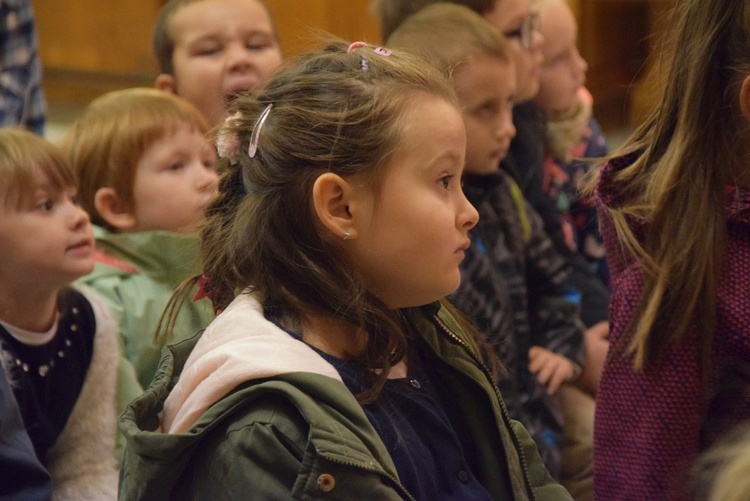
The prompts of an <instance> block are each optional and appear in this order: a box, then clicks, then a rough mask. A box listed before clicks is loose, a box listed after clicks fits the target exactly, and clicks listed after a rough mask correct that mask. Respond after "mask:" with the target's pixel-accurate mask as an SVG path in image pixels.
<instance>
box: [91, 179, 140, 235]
mask: <svg viewBox="0 0 750 501" xmlns="http://www.w3.org/2000/svg"><path fill="white" fill-rule="evenodd" d="M94 207H95V208H96V211H97V212H98V213H99V215H100V216H101V217H102V219H104V220H105V221H106V222H107V223H108V224H110V225H111V226H112V227H114V228H116V229H118V230H120V231H127V230H130V229H132V228H133V227H134V226H135V223H136V220H135V214H134V213H133V211H132V210H131V208H130V204H128V203H125V201H124V200H123V199H122V198H121V197H120V196H119V195H118V194H117V192H116V191H115V190H114V188H108V187H105V188H99V189H98V190H97V191H96V195H94Z"/></svg>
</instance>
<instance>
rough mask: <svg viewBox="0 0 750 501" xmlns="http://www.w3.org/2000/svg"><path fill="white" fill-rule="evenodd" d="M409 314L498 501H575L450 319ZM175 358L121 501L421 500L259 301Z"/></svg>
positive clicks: (135, 451) (139, 416) (238, 306)
mask: <svg viewBox="0 0 750 501" xmlns="http://www.w3.org/2000/svg"><path fill="white" fill-rule="evenodd" d="M405 312H406V314H407V315H408V317H409V320H410V321H411V322H412V324H413V325H414V327H415V328H416V329H417V331H418V332H419V333H420V334H421V339H420V340H419V341H418V342H420V343H424V344H423V347H424V348H425V349H428V350H433V351H434V353H435V354H436V355H437V356H438V357H439V362H438V363H439V364H440V365H441V367H440V370H439V371H435V372H439V373H440V374H442V378H440V380H439V381H436V384H435V386H436V387H438V388H441V390H442V391H444V392H446V393H447V396H448V397H449V398H446V399H445V401H446V402H452V403H448V404H447V405H446V407H447V408H446V412H447V413H448V416H449V419H450V420H451V422H452V423H453V424H454V427H455V428H456V430H463V431H462V432H461V433H459V438H460V439H462V440H466V439H470V440H473V442H474V444H475V447H476V454H477V462H476V463H477V464H479V469H480V471H477V472H474V473H475V474H476V476H477V478H478V479H479V481H480V482H481V483H482V485H484V487H485V488H486V489H487V490H488V491H489V492H490V493H491V494H492V496H493V498H494V499H503V500H505V499H516V500H525V499H538V500H553V499H554V500H569V499H571V498H570V496H569V494H568V493H567V491H565V489H564V488H563V487H561V486H560V485H558V484H556V483H555V482H554V480H553V479H552V478H551V477H550V476H549V474H548V473H547V470H546V469H545V467H544V465H543V464H542V462H541V460H540V458H539V456H538V453H537V451H536V447H535V445H534V443H533V441H532V440H531V438H530V437H529V436H528V434H527V433H526V431H525V429H524V428H523V426H522V425H521V424H520V423H518V422H515V421H511V420H510V418H509V417H508V414H507V411H506V410H505V406H504V404H503V402H502V399H501V397H500V393H499V390H498V389H497V387H496V386H495V385H494V384H493V383H492V382H491V381H492V379H491V375H490V373H489V371H488V370H487V369H486V368H485V367H484V365H483V364H482V363H481V362H480V361H479V358H478V356H477V355H476V353H477V348H476V346H475V344H474V343H473V342H472V340H471V339H470V338H469V337H468V336H466V335H465V334H463V333H462V332H461V330H460V329H459V327H458V326H457V324H456V322H455V321H454V319H453V317H451V316H450V314H449V313H448V312H447V311H446V310H445V308H442V307H440V306H439V304H438V303H435V304H433V305H429V306H426V307H422V308H413V309H408V310H405ZM165 351H166V352H167V353H166V355H165V357H164V359H163V360H162V365H161V367H160V369H159V373H158V374H157V377H156V379H155V380H154V382H153V384H152V385H151V387H150V388H149V389H148V390H147V391H146V392H145V393H144V394H143V395H141V396H140V397H139V398H137V399H136V400H135V401H133V402H132V403H131V404H130V406H128V408H127V410H126V411H125V412H124V413H123V415H122V416H121V418H120V428H121V430H122V431H123V433H124V434H125V437H126V442H127V446H126V451H125V458H124V461H123V464H122V468H121V470H120V499H122V500H135V499H142V500H151V499H180V500H183V499H263V500H267V499H368V500H369V499H413V497H412V496H411V494H409V493H408V492H407V491H406V489H405V488H404V487H403V486H402V485H401V483H400V482H399V478H398V473H397V472H396V469H395V466H394V464H393V461H392V459H391V457H390V456H389V454H388V452H387V450H386V448H385V445H384V444H383V442H382V441H381V439H380V437H379V436H378V434H377V433H376V431H375V429H374V428H373V427H372V425H371V424H370V423H369V421H368V420H367V417H366V416H365V413H364V411H363V410H362V407H361V406H360V404H359V403H358V402H357V400H356V399H355V397H354V395H352V393H351V392H350V391H349V390H348V389H347V388H346V386H345V385H344V383H343V382H342V381H341V379H340V377H339V375H338V373H337V372H336V370H335V369H334V368H333V367H332V366H331V365H330V364H329V363H328V362H326V361H325V360H324V359H323V358H322V357H321V356H320V355H318V354H317V353H316V352H315V351H313V350H312V349H311V348H310V347H309V346H307V345H306V344H305V343H303V342H301V341H298V340H296V339H294V338H293V337H292V336H290V335H289V334H288V333H286V332H284V331H283V330H281V329H280V328H279V327H277V326H276V325H275V324H273V323H272V322H269V321H268V320H266V319H265V318H264V317H263V310H262V306H261V305H260V304H259V303H258V302H257V301H256V300H255V298H254V297H253V295H252V294H242V295H240V296H239V297H238V298H236V299H235V301H234V302H233V303H232V304H231V305H230V306H229V307H228V308H227V309H226V310H225V311H224V312H222V313H221V314H220V315H219V316H218V317H217V318H216V320H215V321H214V322H212V324H211V325H210V326H209V327H208V329H206V331H205V332H204V333H202V335H200V336H196V337H195V338H194V339H191V340H188V341H184V342H182V343H178V344H176V345H173V346H170V347H168V348H167V349H166V350H165Z"/></svg>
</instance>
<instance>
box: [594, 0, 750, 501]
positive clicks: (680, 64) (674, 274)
mask: <svg viewBox="0 0 750 501" xmlns="http://www.w3.org/2000/svg"><path fill="white" fill-rule="evenodd" d="M675 5H676V8H675V12H674V15H675V16H676V18H675V20H674V22H673V23H672V24H673V26H674V32H673V34H672V43H673V47H674V48H673V52H672V58H671V69H670V72H669V73H670V74H669V77H668V78H667V80H666V81H667V82H668V83H667V86H666V89H665V94H664V97H663V99H662V100H661V105H660V107H659V108H658V109H655V110H654V111H653V113H652V114H651V116H650V117H649V118H648V120H647V121H646V123H645V124H644V125H643V126H641V127H640V128H639V129H638V130H637V131H636V132H635V134H634V135H633V137H632V138H630V139H629V140H628V141H627V143H626V144H625V145H624V146H623V147H622V148H621V149H620V150H619V151H617V152H615V153H614V154H613V155H612V156H611V157H610V159H609V161H608V163H607V164H606V165H605V166H604V167H603V168H602V169H601V171H600V173H599V174H598V186H597V188H596V194H597V196H598V204H599V212H600V218H601V222H602V226H603V229H602V230H603V231H602V233H603V236H604V240H605V245H606V247H607V256H608V260H609V264H610V268H611V271H612V286H613V295H612V302H611V323H612V329H611V342H612V345H611V346H612V348H611V350H610V354H609V355H608V359H607V362H606V365H605V369H604V374H603V376H602V381H601V386H600V390H599V393H598V395H597V413H596V421H595V471H594V476H595V490H596V495H597V497H598V498H599V499H607V500H617V499H680V498H684V497H687V495H688V494H686V493H685V492H684V491H685V489H684V487H682V486H684V485H685V484H686V482H685V480H686V475H687V471H688V467H689V466H690V463H691V462H692V461H693V460H694V459H695V457H696V455H697V454H698V453H699V452H700V451H701V450H702V449H703V448H705V447H706V446H707V445H708V444H710V443H711V442H712V441H713V440H714V439H715V438H716V437H717V435H720V434H722V433H723V432H725V431H727V430H729V429H731V428H732V425H733V424H735V423H737V422H739V421H743V420H747V419H748V418H750V391H749V390H750V384H749V383H750V293H748V290H749V289H748V286H747V285H748V277H749V275H750V168H749V167H748V154H750V134H749V131H750V3H748V2H746V1H744V0H684V1H682V2H677V3H676V4H675Z"/></svg>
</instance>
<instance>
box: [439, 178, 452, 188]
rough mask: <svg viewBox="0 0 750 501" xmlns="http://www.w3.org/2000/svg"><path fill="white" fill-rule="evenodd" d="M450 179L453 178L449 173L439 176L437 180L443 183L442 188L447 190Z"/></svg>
mask: <svg viewBox="0 0 750 501" xmlns="http://www.w3.org/2000/svg"><path fill="white" fill-rule="evenodd" d="M451 180H453V175H452V174H449V175H447V176H443V177H441V178H440V181H439V182H440V184H441V185H443V188H445V189H446V190H447V189H448V188H450V185H451Z"/></svg>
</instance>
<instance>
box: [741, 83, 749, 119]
mask: <svg viewBox="0 0 750 501" xmlns="http://www.w3.org/2000/svg"><path fill="white" fill-rule="evenodd" d="M740 111H741V112H742V116H743V117H745V120H750V76H746V77H745V79H744V80H743V81H742V87H740Z"/></svg>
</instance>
